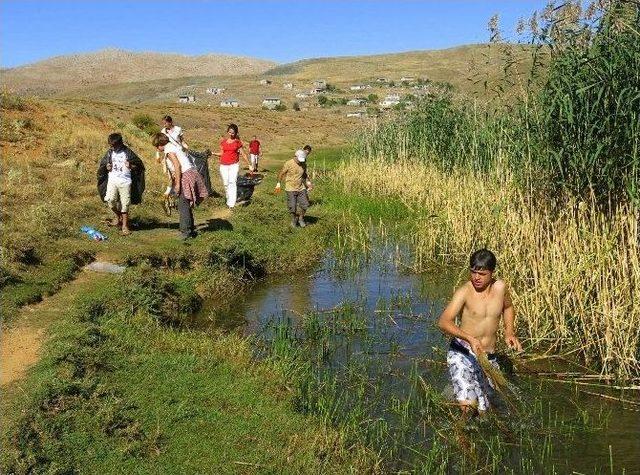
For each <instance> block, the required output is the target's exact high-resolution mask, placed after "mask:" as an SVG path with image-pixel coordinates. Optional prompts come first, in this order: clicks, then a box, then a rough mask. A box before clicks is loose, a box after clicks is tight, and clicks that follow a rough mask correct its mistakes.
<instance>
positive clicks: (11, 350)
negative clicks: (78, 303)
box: [0, 270, 105, 385]
mask: <svg viewBox="0 0 640 475" xmlns="http://www.w3.org/2000/svg"><path fill="white" fill-rule="evenodd" d="M103 278H105V275H104V274H98V273H95V272H91V271H85V270H83V271H82V272H80V274H78V277H77V278H76V279H74V280H72V281H71V282H69V283H67V284H66V285H65V286H64V287H63V288H62V289H61V290H60V291H59V292H58V293H56V294H55V295H52V296H50V297H45V298H44V299H43V300H42V301H41V302H39V303H36V304H33V305H27V306H26V307H24V308H22V309H21V311H20V313H19V314H18V317H17V318H16V319H15V322H14V323H13V324H12V325H11V326H10V327H9V328H4V327H3V328H2V338H1V341H0V356H1V357H0V385H5V384H9V383H11V382H13V381H16V380H18V379H20V378H22V377H23V376H24V375H25V373H26V371H27V369H29V368H30V367H31V366H32V365H33V364H35V363H36V362H37V361H38V359H39V358H40V350H41V348H42V345H43V343H44V342H45V341H46V339H47V336H48V329H49V327H50V326H51V324H52V323H53V322H54V321H55V320H56V319H57V318H59V317H60V316H61V315H62V313H63V312H65V311H67V310H68V309H69V306H70V305H71V303H72V302H73V299H74V298H75V296H76V295H78V293H79V292H82V291H83V290H85V289H87V288H88V287H89V286H91V285H94V284H95V282H96V280H99V279H103Z"/></svg>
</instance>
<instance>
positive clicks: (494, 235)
mask: <svg viewBox="0 0 640 475" xmlns="http://www.w3.org/2000/svg"><path fill="white" fill-rule="evenodd" d="M365 165H366V169H367V173H366V174H362V173H360V171H361V170H362V169H363V166H365ZM336 174H337V178H338V179H339V180H340V181H341V182H342V184H343V186H344V188H345V190H357V191H358V192H361V193H364V194H368V195H373V196H382V197H389V198H391V197H393V198H397V199H400V200H401V201H402V202H404V203H405V204H406V206H407V208H408V209H409V210H411V211H412V213H411V215H412V216H413V217H414V218H415V219H414V223H413V225H412V231H411V235H410V236H408V239H409V241H410V243H411V246H412V248H413V249H414V257H413V266H414V270H415V271H421V270H424V269H426V268H427V267H428V266H429V264H430V263H432V262H434V261H437V262H443V261H449V262H459V263H463V262H466V259H467V257H468V256H469V254H470V253H471V252H473V251H474V250H475V249H478V248H480V247H487V248H489V249H492V250H493V251H494V252H496V255H497V257H498V263H499V273H500V276H501V277H503V278H505V279H506V281H507V282H508V283H509V285H510V286H511V289H512V293H513V296H514V300H515V304H516V308H517V313H518V316H517V319H518V321H517V323H518V328H519V332H520V333H521V335H523V336H525V337H526V339H527V341H528V343H529V346H530V347H536V348H544V349H549V350H553V351H563V352H572V351H573V352H575V353H576V354H578V355H579V356H580V357H581V358H582V359H583V360H584V361H585V362H586V363H587V364H588V365H589V366H590V367H596V368H598V369H599V370H600V371H601V372H602V373H603V374H610V375H615V376H616V377H617V378H620V379H630V378H633V377H637V376H638V375H639V374H640V363H639V361H638V345H639V344H640V306H638V305H637V302H638V289H640V246H639V238H640V236H639V234H638V215H637V211H635V210H634V209H633V208H632V207H631V206H620V207H618V208H617V209H616V210H615V211H613V212H611V213H607V212H604V211H598V210H596V209H595V208H594V207H592V206H589V205H588V204H586V203H584V202H580V203H578V202H575V203H571V205H570V206H566V207H565V208H563V209H562V210H560V211H558V210H557V209H552V208H551V207H549V208H546V207H544V206H540V205H534V204H533V202H532V201H531V200H530V199H529V198H528V196H527V195H526V194H525V192H523V191H522V189H521V188H520V187H519V186H518V185H517V184H516V182H515V180H514V179H513V177H512V176H511V175H510V173H509V171H508V170H506V169H501V168H496V169H495V170H493V171H491V172H485V173H473V172H472V171H465V170H461V169H454V170H451V171H449V172H445V171H443V170H442V169H441V168H440V167H438V166H437V165H436V164H433V163H430V162H429V161H422V162H417V161H409V160H399V161H396V162H393V163H390V162H386V161H384V160H382V159H379V160H374V161H371V160H369V159H367V160H366V163H365V161H363V160H359V159H357V158H356V159H353V160H352V161H350V162H347V163H345V164H344V165H343V166H342V167H341V168H340V169H339V170H338V171H337V172H336ZM344 232H346V230H345V231H344Z"/></svg>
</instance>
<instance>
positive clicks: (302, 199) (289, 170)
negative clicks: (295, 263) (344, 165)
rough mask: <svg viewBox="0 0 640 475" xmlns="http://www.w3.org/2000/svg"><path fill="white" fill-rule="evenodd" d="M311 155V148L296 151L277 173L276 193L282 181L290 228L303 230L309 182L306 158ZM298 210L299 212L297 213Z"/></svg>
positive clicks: (307, 203) (307, 146) (307, 204)
mask: <svg viewBox="0 0 640 475" xmlns="http://www.w3.org/2000/svg"><path fill="white" fill-rule="evenodd" d="M310 153H311V146H310V145H305V146H304V148H303V149H302V150H297V151H296V154H295V158H292V159H291V160H287V161H286V162H285V163H284V166H283V167H282V170H280V173H278V184H277V185H276V192H278V191H280V187H281V185H280V182H281V181H283V180H284V190H285V191H286V192H287V205H288V207H289V212H290V213H291V227H294V228H295V227H296V226H298V225H299V226H300V227H301V228H304V227H305V226H306V225H307V224H306V223H305V222H304V214H305V212H306V211H307V208H308V207H309V196H308V195H307V190H308V189H309V188H310V187H311V182H310V181H309V179H308V177H307V157H308V156H309V154H310ZM298 210H299V211H298Z"/></svg>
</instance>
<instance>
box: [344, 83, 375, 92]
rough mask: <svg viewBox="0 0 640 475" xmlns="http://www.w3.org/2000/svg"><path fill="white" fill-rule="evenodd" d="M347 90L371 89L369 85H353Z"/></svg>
mask: <svg viewBox="0 0 640 475" xmlns="http://www.w3.org/2000/svg"><path fill="white" fill-rule="evenodd" d="M349 89H351V90H352V91H364V90H365V89H371V86H370V85H369V84H354V85H353V86H350V87H349Z"/></svg>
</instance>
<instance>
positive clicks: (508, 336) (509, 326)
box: [502, 287, 522, 351]
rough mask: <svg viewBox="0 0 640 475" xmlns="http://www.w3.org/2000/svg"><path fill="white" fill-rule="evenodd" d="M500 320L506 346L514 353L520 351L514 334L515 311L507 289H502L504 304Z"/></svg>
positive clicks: (518, 341)
mask: <svg viewBox="0 0 640 475" xmlns="http://www.w3.org/2000/svg"><path fill="white" fill-rule="evenodd" d="M502 318H503V320H504V341H505V343H506V344H507V346H508V347H509V348H511V349H513V350H516V351H522V344H521V343H520V340H518V337H517V336H516V332H515V328H514V327H515V318H516V311H515V309H514V308H513V301H512V300H511V294H509V289H508V288H506V287H505V289H504V304H503V307H502Z"/></svg>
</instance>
